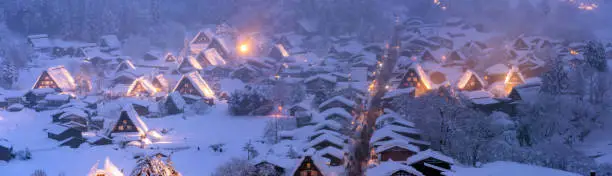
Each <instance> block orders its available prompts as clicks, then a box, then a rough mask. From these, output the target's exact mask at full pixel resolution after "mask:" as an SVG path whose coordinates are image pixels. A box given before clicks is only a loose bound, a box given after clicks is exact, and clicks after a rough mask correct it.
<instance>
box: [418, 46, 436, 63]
mask: <svg viewBox="0 0 612 176" xmlns="http://www.w3.org/2000/svg"><path fill="white" fill-rule="evenodd" d="M421 61H424V62H435V63H437V62H438V59H437V58H436V56H434V55H433V54H432V53H431V51H430V50H429V49H425V51H423V54H422V55H421Z"/></svg>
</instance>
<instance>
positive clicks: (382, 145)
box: [375, 140, 421, 153]
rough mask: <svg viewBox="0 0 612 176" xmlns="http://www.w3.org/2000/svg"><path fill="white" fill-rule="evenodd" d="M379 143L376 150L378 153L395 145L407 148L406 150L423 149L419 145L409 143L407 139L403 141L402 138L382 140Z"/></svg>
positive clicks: (415, 150) (417, 150)
mask: <svg viewBox="0 0 612 176" xmlns="http://www.w3.org/2000/svg"><path fill="white" fill-rule="evenodd" d="M379 144H380V145H379V146H378V147H376V150H375V152H376V153H380V152H384V151H386V150H389V149H391V148H394V147H399V148H403V149H406V150H409V151H412V152H415V153H417V152H420V151H421V150H420V149H419V147H417V146H414V145H412V144H409V143H408V142H406V141H401V140H391V141H386V142H381V143H379Z"/></svg>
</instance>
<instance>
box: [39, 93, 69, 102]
mask: <svg viewBox="0 0 612 176" xmlns="http://www.w3.org/2000/svg"><path fill="white" fill-rule="evenodd" d="M45 100H47V101H68V100H70V95H68V94H49V95H46V96H45Z"/></svg>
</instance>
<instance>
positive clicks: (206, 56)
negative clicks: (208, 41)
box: [198, 48, 226, 66]
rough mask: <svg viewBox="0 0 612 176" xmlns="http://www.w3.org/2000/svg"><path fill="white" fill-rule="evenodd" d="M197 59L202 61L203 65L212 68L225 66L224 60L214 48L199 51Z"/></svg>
mask: <svg viewBox="0 0 612 176" xmlns="http://www.w3.org/2000/svg"><path fill="white" fill-rule="evenodd" d="M198 58H200V59H202V61H204V62H205V63H207V64H209V65H213V66H219V65H225V64H226V62H225V59H223V57H221V55H220V54H219V52H217V49H215V48H209V49H206V50H203V51H201V52H200V54H199V55H198Z"/></svg>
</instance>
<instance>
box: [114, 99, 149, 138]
mask: <svg viewBox="0 0 612 176" xmlns="http://www.w3.org/2000/svg"><path fill="white" fill-rule="evenodd" d="M124 113H125V115H127V117H128V118H129V119H130V120H131V121H132V122H133V123H134V126H135V127H136V130H138V133H139V134H146V132H148V131H149V127H148V126H147V124H145V122H144V121H143V120H142V119H141V118H140V116H139V115H138V113H137V112H136V110H134V106H133V105H130V104H127V105H124V106H123V109H122V112H121V115H123V114H124ZM115 123H118V122H115ZM115 126H116V125H113V126H112V127H115Z"/></svg>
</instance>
